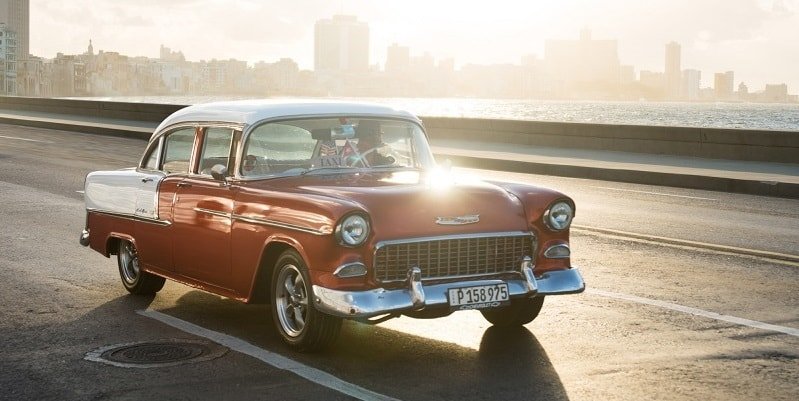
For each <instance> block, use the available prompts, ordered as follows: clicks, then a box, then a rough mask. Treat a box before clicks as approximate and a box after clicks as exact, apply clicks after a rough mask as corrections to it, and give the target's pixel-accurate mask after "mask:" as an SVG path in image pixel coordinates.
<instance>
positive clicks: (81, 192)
mask: <svg viewBox="0 0 799 401" xmlns="http://www.w3.org/2000/svg"><path fill="white" fill-rule="evenodd" d="M75 192H76V193H79V194H85V193H86V191H83V190H79V191H75Z"/></svg>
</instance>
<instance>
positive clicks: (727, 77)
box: [713, 71, 735, 100]
mask: <svg viewBox="0 0 799 401" xmlns="http://www.w3.org/2000/svg"><path fill="white" fill-rule="evenodd" d="M714 78H715V79H714V82H713V90H714V91H715V92H716V100H730V99H732V94H733V87H734V83H735V73H734V72H732V71H727V72H717V73H716V74H715V75H714Z"/></svg>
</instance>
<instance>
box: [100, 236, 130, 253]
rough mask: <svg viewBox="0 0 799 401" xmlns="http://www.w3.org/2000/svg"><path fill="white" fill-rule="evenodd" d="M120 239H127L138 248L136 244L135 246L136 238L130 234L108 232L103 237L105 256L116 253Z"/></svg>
mask: <svg viewBox="0 0 799 401" xmlns="http://www.w3.org/2000/svg"><path fill="white" fill-rule="evenodd" d="M120 241H128V242H130V243H132V244H133V246H134V247H136V248H137V249H138V246H136V240H135V239H134V238H133V237H132V236H130V235H128V234H122V233H110V234H108V237H106V239H105V253H104V255H105V257H111V255H116V254H117V249H119V242H120Z"/></svg>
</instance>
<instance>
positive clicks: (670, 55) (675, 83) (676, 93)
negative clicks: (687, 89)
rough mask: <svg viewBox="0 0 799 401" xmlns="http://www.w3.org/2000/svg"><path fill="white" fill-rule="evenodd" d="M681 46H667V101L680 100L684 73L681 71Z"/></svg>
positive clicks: (672, 44)
mask: <svg viewBox="0 0 799 401" xmlns="http://www.w3.org/2000/svg"><path fill="white" fill-rule="evenodd" d="M680 51H681V49H680V44H679V43H677V42H670V43H668V44H666V69H665V81H666V82H665V84H666V99H669V100H676V99H679V98H680V87H681V86H682V85H681V83H682V73H681V70H680Z"/></svg>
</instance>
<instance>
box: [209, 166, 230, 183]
mask: <svg viewBox="0 0 799 401" xmlns="http://www.w3.org/2000/svg"><path fill="white" fill-rule="evenodd" d="M211 177H214V179H215V180H219V181H224V182H227V167H225V166H224V165H222V164H215V165H214V166H213V167H211Z"/></svg>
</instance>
